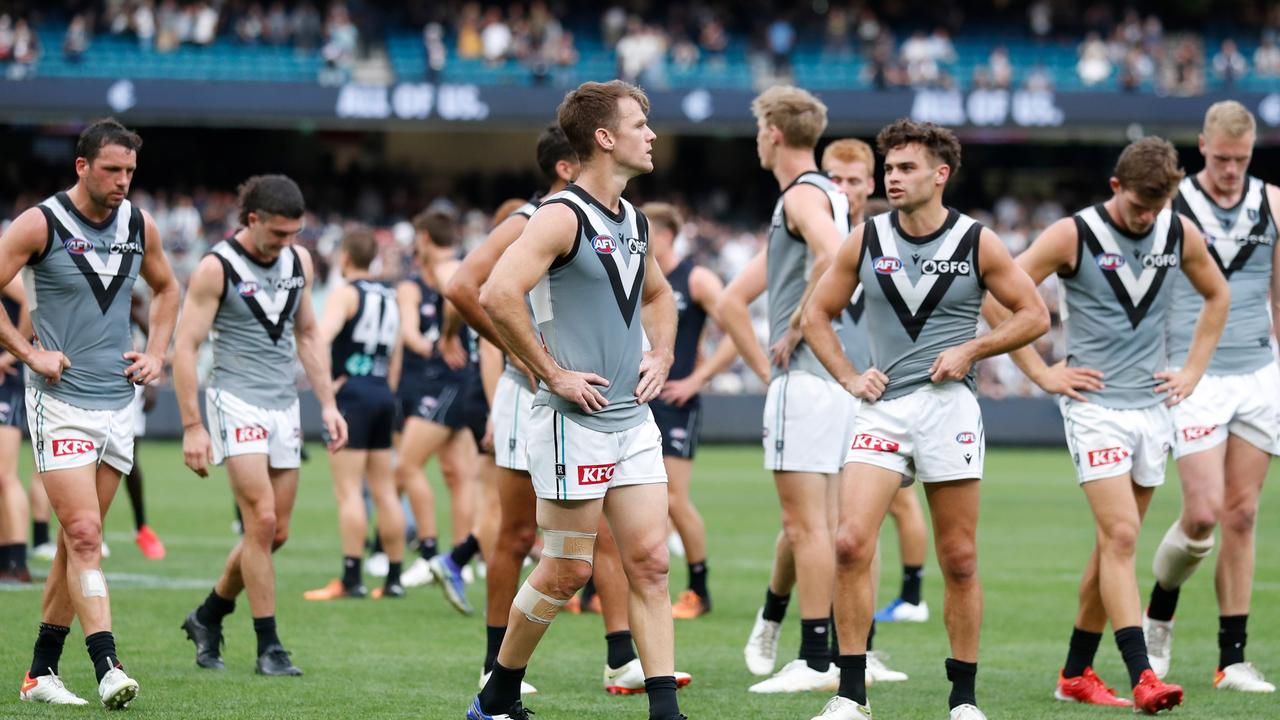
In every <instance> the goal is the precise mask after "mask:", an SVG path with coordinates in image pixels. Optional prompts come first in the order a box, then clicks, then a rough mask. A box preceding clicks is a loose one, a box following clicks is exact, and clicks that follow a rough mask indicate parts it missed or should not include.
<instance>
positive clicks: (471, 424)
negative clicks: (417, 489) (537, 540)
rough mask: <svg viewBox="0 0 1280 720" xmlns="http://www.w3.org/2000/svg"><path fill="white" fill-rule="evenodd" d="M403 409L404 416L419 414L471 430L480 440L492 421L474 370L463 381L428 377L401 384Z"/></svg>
mask: <svg viewBox="0 0 1280 720" xmlns="http://www.w3.org/2000/svg"><path fill="white" fill-rule="evenodd" d="M400 412H401V414H402V415H403V416H404V419H405V420H408V419H409V418H411V417H416V418H422V419H423V420H426V421H428V422H433V423H436V424H437V425H443V426H445V427H447V428H449V429H450V430H463V429H467V430H470V431H471V434H472V436H474V437H475V440H476V443H477V444H479V442H480V440H481V439H482V438H483V437H484V428H485V424H486V423H487V422H488V421H489V402H488V401H487V400H485V397H484V386H483V385H481V384H480V376H479V374H475V375H471V376H469V377H467V378H465V379H463V380H462V381H452V382H431V381H428V382H424V383H420V384H417V385H414V386H409V387H405V388H402V389H401V391H400Z"/></svg>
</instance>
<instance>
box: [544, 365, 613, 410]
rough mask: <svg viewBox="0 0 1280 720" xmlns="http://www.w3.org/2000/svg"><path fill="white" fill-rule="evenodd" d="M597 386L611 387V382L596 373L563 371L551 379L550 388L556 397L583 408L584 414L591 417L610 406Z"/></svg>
mask: <svg viewBox="0 0 1280 720" xmlns="http://www.w3.org/2000/svg"><path fill="white" fill-rule="evenodd" d="M597 385H599V386H600V387H609V381H608V380H605V379H604V378H602V377H600V376H599V375H597V374H595V373H584V372H577V371H574V370H561V371H560V372H559V373H558V374H557V375H555V376H554V377H552V378H551V382H550V383H548V388H549V389H550V390H551V392H552V393H554V394H555V395H557V396H559V397H562V398H564V399H565V400H568V401H569V402H571V403H573V404H575V405H577V406H578V407H580V408H582V412H584V413H587V414H588V415H590V414H591V413H593V412H596V411H598V410H603V409H604V406H605V405H608V404H609V401H608V400H605V399H604V393H602V392H600V391H599V390H597V389H596V388H595V386H597Z"/></svg>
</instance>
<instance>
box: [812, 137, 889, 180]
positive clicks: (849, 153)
mask: <svg viewBox="0 0 1280 720" xmlns="http://www.w3.org/2000/svg"><path fill="white" fill-rule="evenodd" d="M833 160H834V161H836V162H845V163H854V162H860V163H862V164H864V165H866V166H867V172H869V173H874V172H875V171H876V156H875V153H873V152H871V146H870V145H868V144H866V143H864V142H862V141H861V140H859V139H857V138H844V139H843V140H836V141H835V142H833V143H831V144H830V145H828V146H827V147H826V149H824V150H823V151H822V167H824V168H825V167H826V166H827V163H828V162H831V161H833Z"/></svg>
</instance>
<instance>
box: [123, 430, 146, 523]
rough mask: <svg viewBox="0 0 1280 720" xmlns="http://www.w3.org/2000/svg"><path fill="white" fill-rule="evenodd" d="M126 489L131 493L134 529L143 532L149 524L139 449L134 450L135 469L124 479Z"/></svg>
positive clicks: (135, 447)
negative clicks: (143, 492)
mask: <svg viewBox="0 0 1280 720" xmlns="http://www.w3.org/2000/svg"><path fill="white" fill-rule="evenodd" d="M124 486H125V489H126V490H128V491H129V505H130V506H131V507H132V508H133V527H134V529H136V530H141V529H142V526H143V525H146V524H147V508H146V506H145V504H144V503H143V501H142V468H141V467H140V466H139V465H138V448H137V446H136V445H135V446H134V449H133V468H132V469H131V470H129V474H128V475H126V476H125V478H124Z"/></svg>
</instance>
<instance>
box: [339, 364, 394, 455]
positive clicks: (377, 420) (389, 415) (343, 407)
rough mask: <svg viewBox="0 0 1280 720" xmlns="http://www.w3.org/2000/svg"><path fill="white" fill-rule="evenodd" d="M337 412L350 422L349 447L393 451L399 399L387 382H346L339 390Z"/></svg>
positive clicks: (348, 429)
mask: <svg viewBox="0 0 1280 720" xmlns="http://www.w3.org/2000/svg"><path fill="white" fill-rule="evenodd" d="M336 399H337V401H338V411H339V412H341V413H342V417H343V418H345V419H346V421H347V447H349V448H351V449H352V450H390V449H391V432H392V430H394V428H395V421H396V398H395V396H394V395H392V394H391V388H389V387H387V384H386V383H385V382H361V381H356V382H350V381H349V382H347V384H345V385H343V386H342V388H341V389H340V390H338V396H337V398H336Z"/></svg>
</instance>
